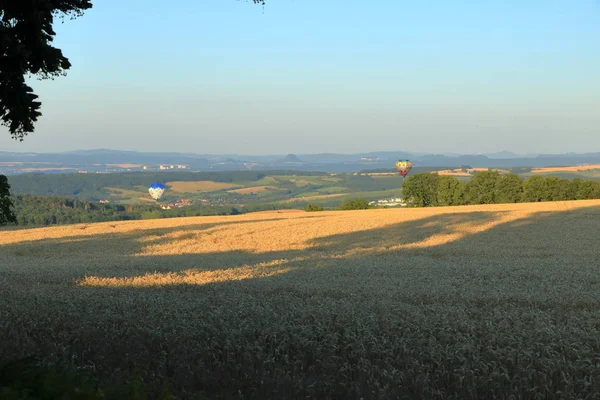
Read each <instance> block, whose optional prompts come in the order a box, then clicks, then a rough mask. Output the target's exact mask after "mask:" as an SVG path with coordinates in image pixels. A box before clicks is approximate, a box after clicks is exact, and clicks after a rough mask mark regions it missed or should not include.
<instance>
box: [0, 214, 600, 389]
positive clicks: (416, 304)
mask: <svg viewBox="0 0 600 400" xmlns="http://www.w3.org/2000/svg"><path fill="white" fill-rule="evenodd" d="M573 204H582V203H573ZM447 210H449V211H445V209H441V210H440V212H441V214H437V215H433V216H425V217H423V218H418V219H414V220H409V221H406V222H402V223H393V224H389V225H387V226H384V227H382V228H378V229H363V230H356V231H354V232H350V233H345V234H334V235H322V236H321V237H317V238H314V239H311V240H309V241H308V242H307V243H303V244H304V247H302V246H300V247H298V248H294V249H289V250H277V251H265V252H260V251H256V250H259V249H255V250H232V251H218V252H206V253H190V254H171V255H151V256H139V254H140V252H142V251H143V249H144V248H145V247H146V246H148V245H149V244H150V245H157V246H169V245H170V244H172V243H174V242H177V241H182V240H190V241H194V240H210V239H207V236H206V235H207V233H209V232H213V235H214V236H217V237H218V235H219V232H220V231H219V229H228V227H227V226H224V224H216V225H215V224H198V225H191V226H187V227H186V226H179V227H173V228H165V229H162V230H160V231H157V232H156V234H155V235H150V234H149V232H148V231H146V232H144V233H133V232H129V233H126V234H120V235H116V236H115V235H110V234H103V235H91V236H79V237H77V236H74V237H71V238H69V239H68V240H62V239H61V240H59V239H47V240H45V241H36V242H32V243H27V244H19V243H17V244H12V245H4V246H1V247H0V252H1V253H2V254H0V271H1V272H2V273H3V274H4V276H3V277H4V280H5V282H6V283H7V287H8V286H10V285H11V284H14V283H18V284H19V285H21V286H20V287H19V292H18V294H17V291H16V289H15V290H14V291H8V292H7V293H8V297H10V296H15V297H17V295H18V296H22V297H20V298H21V299H22V302H23V304H30V303H31V304H33V301H32V300H30V299H29V297H28V296H30V297H35V296H39V295H40V294H39V293H37V292H36V290H37V289H36V286H35V285H31V286H32V287H31V288H30V289H29V292H27V290H25V289H27V288H28V286H27V282H25V283H22V282H17V280H18V279H25V278H26V276H25V274H30V275H32V276H33V278H29V279H34V280H35V279H36V277H40V276H42V277H44V278H45V279H48V281H49V282H50V283H63V284H68V285H70V286H69V287H68V288H65V289H64V290H61V291H53V292H51V293H52V294H51V295H48V294H46V295H47V296H49V297H48V298H47V299H46V301H45V302H43V304H39V302H38V303H35V304H36V305H35V307H31V308H29V309H28V312H29V313H31V315H32V317H31V320H30V321H29V322H19V323H20V325H18V326H20V331H19V332H27V333H28V334H29V336H28V337H32V336H35V335H33V334H32V333H31V332H35V334H36V335H37V336H35V337H37V338H38V339H36V340H37V342H34V343H33V344H32V343H29V342H25V341H24V339H19V338H20V337H21V336H16V335H12V336H11V334H10V333H8V334H5V333H4V332H2V329H3V328H0V343H4V344H3V345H2V344H0V361H1V358H2V354H5V356H4V357H8V358H11V357H12V358H18V356H23V355H26V354H32V353H34V354H40V355H42V356H48V357H50V356H49V354H51V355H52V356H53V357H58V356H56V354H59V355H60V354H62V356H61V357H64V359H65V360H68V363H72V364H74V365H75V366H77V367H80V368H84V367H85V366H89V365H92V364H93V365H94V369H95V371H96V372H97V373H98V375H99V376H101V377H103V379H107V380H111V379H114V378H115V377H117V376H119V377H130V376H131V374H132V373H133V371H134V369H136V368H138V369H141V370H143V371H144V374H145V379H146V382H147V384H148V385H149V386H150V387H152V385H153V382H155V383H156V382H158V381H160V380H161V379H164V378H168V380H169V382H170V383H171V385H172V387H173V388H174V389H175V391H176V392H177V393H178V394H179V395H180V396H181V397H182V398H192V397H191V395H190V393H191V392H204V393H205V394H208V395H214V396H215V398H234V397H235V396H238V397H239V395H240V393H242V394H243V396H245V397H246V398H274V397H277V398H298V397H309V398H345V399H358V398H364V399H375V398H439V393H446V394H449V393H450V394H452V393H454V396H455V398H486V397H487V398H491V397H493V396H495V397H496V398H506V397H508V396H509V395H511V394H512V395H515V396H516V398H526V397H527V393H528V392H527V388H528V387H529V388H532V387H534V386H535V387H545V386H548V387H549V388H550V389H552V390H554V391H558V390H562V391H563V392H565V391H568V390H571V389H568V388H567V389H565V388H566V386H565V385H566V384H565V383H564V382H565V381H564V380H560V379H558V378H557V377H560V376H561V375H560V374H561V373H563V374H567V376H575V375H577V374H578V371H575V370H573V368H575V367H573V365H575V364H576V363H577V362H579V361H580V359H579V358H581V357H583V355H584V354H585V356H586V357H587V356H588V354H587V353H586V352H589V351H592V350H595V351H599V352H600V347H598V348H595V347H594V348H593V349H592V348H591V347H590V346H592V345H590V343H597V340H596V339H594V337H595V336H594V335H595V334H596V333H597V326H595V325H593V324H594V322H593V320H594V318H592V317H591V316H592V314H586V313H592V312H595V311H593V310H598V309H600V296H599V295H598V293H600V265H599V264H598V263H597V261H595V260H597V258H598V249H599V246H598V240H597V235H596V233H597V231H598V229H599V228H600V207H599V206H596V205H595V203H590V205H589V206H581V207H580V208H571V209H565V210H562V211H551V212H545V211H542V212H534V213H531V214H529V215H527V214H524V217H523V218H518V219H511V218H510V212H503V211H489V212H487V211H481V212H469V211H468V210H469V209H468V208H466V209H465V211H464V212H462V211H461V209H460V208H449V209H447ZM364 212H365V213H373V215H374V216H376V215H378V214H377V213H379V212H381V213H385V212H389V211H388V210H378V211H364ZM393 212H398V213H402V212H407V213H411V212H419V211H412V210H394V211H393ZM423 213H424V214H426V213H425V212H423ZM328 215H332V214H328ZM341 215H343V214H341ZM327 218H328V216H327V215H325V216H324V217H317V216H316V217H315V218H313V219H311V222H310V223H311V224H320V223H322V224H325V223H326V221H327ZM289 221H290V224H292V223H298V224H300V223H301V218H290V219H289ZM294 221H295V222H294ZM246 222H247V221H239V222H231V223H240V224H243V223H246ZM267 222H269V221H267ZM273 223H274V225H273V226H269V225H257V230H258V232H255V234H257V235H261V232H263V231H261V229H262V230H264V232H266V231H267V230H268V229H271V228H273V227H275V226H276V224H277V222H276V221H274V222H273ZM228 224H230V223H229V222H228ZM299 226H301V225H299ZM229 228H230V227H229ZM211 229H212V230H213V231H211ZM278 229H281V228H278ZM186 236H187V237H186ZM209 236H210V235H209ZM292 237H293V235H292V234H291V233H290V238H292ZM230 238H231V237H230ZM142 239H143V240H142ZM217 239H218V238H217ZM290 240H292V239H290ZM97 243H101V245H98V244H97ZM36 246H39V248H40V250H39V252H36V250H35V248H36ZM54 253H55V254H58V255H57V256H49V255H48V254H54ZM61 254H62V256H61ZM73 254H75V255H73ZM77 254H79V255H77ZM65 259H68V260H69V261H68V264H69V265H70V266H68V267H61V265H62V264H61V260H63V261H64V260H65ZM7 260H8V261H10V262H13V263H18V262H19V261H20V260H24V263H26V264H28V265H29V266H27V267H26V268H24V269H23V271H20V270H19V268H6V267H4V265H6V264H3V263H4V262H6V261H7ZM36 260H37V263H39V264H43V265H51V266H52V268H50V270H48V271H43V272H40V270H39V267H38V266H37V265H33V264H35V263H36ZM78 260H79V261H80V262H81V268H80V269H77V268H73V265H74V264H73V263H76V262H77V261H78ZM107 263H108V264H111V263H112V264H111V265H106V264H107ZM113 264H114V265H113ZM15 265H17V264H15ZM88 265H91V266H88ZM17 266H18V265H17ZM241 268H245V269H244V270H243V271H242V270H241ZM4 270H6V274H5V271H4ZM154 272H158V273H159V275H161V274H165V275H168V274H169V273H170V274H175V275H177V274H179V275H181V276H183V278H181V279H171V280H170V281H169V280H168V279H167V280H165V279H156V280H154V281H152V280H150V281H146V283H148V284H146V285H143V284H140V285H136V284H135V282H134V280H135V279H139V280H141V281H143V280H144V279H146V278H145V276H146V274H148V273H154ZM212 272H215V275H211V274H210V273H212ZM196 273H199V274H203V273H206V274H207V275H202V277H203V278H202V279H189V280H187V281H186V279H187V278H186V277H187V276H190V274H191V275H193V274H196ZM85 275H93V276H95V277H97V278H111V279H113V280H112V281H110V282H108V281H103V280H102V279H98V280H96V281H94V282H95V283H94V284H90V285H87V286H82V285H80V284H78V282H79V280H80V279H81V278H83V277H84V276H85ZM107 282H108V283H107ZM2 284H3V283H2V280H1V278H0V288H1V287H2ZM50 287H52V286H50ZM36 299H37V297H36ZM7 307H10V306H7ZM13 307H15V309H16V307H18V306H13ZM23 307H25V306H23ZM2 311H3V308H2V305H0V313H1V312H2ZM5 312H6V314H5V315H8V316H9V318H13V319H14V320H15V321H17V318H16V317H13V316H12V315H16V314H15V313H14V312H13V313H11V309H10V308H9V309H7V310H6V311H5ZM0 315H1V314H0ZM46 315H51V318H50V317H45V316H46ZM594 315H595V314H594ZM38 320H42V321H43V322H44V323H45V324H46V325H45V327H44V328H43V329H45V330H42V328H40V327H38V326H36V324H35V323H34V322H32V321H38ZM590 321H592V322H590ZM40 330H41V331H40ZM56 331H58V332H60V334H58V333H56ZM40 332H42V333H45V336H44V335H42V333H40ZM3 334H4V335H3ZM561 335H565V336H564V337H563V336H561ZM3 338H4V340H2V339H3ZM593 340H596V341H595V342H592V341H593ZM542 342H544V343H550V345H548V346H554V345H555V347H552V348H553V349H554V350H552V351H554V352H556V354H559V353H560V354H559V355H557V356H554V355H552V354H554V353H551V351H550V350H548V352H547V353H544V351H545V350H541V348H540V347H539V346H540V345H539V343H542ZM553 343H554V345H553ZM577 346H580V347H577ZM586 346H587V347H586ZM3 347H4V348H3ZM515 349H521V350H515ZM590 349H592V350H590ZM518 351H522V352H523V354H525V355H522V354H521V353H518ZM516 352H517V353H516ZM528 354H529V355H528ZM531 354H533V356H530V355H531ZM536 354H537V355H536ZM548 354H550V355H548ZM592 355H593V354H592ZM490 360H493V362H492V361H490ZM565 360H566V361H565ZM502 371H504V372H502ZM540 371H541V372H540ZM557 371H558V372H557ZM579 372H581V371H579ZM521 373H522V375H519V374H521ZM541 374H545V375H541ZM569 374H571V375H569ZM511 376H512V377H515V376H520V379H521V381H520V382H519V384H518V385H516V384H514V382H510V381H509V380H507V379H509V378H505V377H511ZM598 378H599V379H598V381H599V382H600V376H599V377H598ZM515 379H516V378H515ZM573 379H575V378H573ZM594 379H595V377H594ZM561 382H562V383H561ZM594 382H596V380H594ZM577 388H579V386H577ZM596 389H600V387H598V385H597V384H595V383H594V384H592V385H591V386H590V385H588V386H585V387H584V386H582V388H581V389H577V390H578V392H577V394H578V395H581V394H585V393H588V392H587V391H589V390H592V391H593V390H596ZM152 390H154V389H152ZM520 390H523V391H520ZM573 390H575V389H573ZM436 393H437V394H436ZM436 396H437V397H436ZM488 396H489V397H488ZM580 397H585V396H580Z"/></svg>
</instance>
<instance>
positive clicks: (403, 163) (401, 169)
mask: <svg viewBox="0 0 600 400" xmlns="http://www.w3.org/2000/svg"><path fill="white" fill-rule="evenodd" d="M411 169H412V162H411V161H410V160H398V161H396V170H397V171H398V173H400V175H402V178H406V175H408V173H409V172H410V170H411Z"/></svg>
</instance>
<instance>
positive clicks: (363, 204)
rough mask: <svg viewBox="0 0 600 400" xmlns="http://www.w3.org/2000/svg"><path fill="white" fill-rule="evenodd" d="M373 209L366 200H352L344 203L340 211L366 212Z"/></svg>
mask: <svg viewBox="0 0 600 400" xmlns="http://www.w3.org/2000/svg"><path fill="white" fill-rule="evenodd" d="M368 208H371V206H370V205H369V202H368V201H367V200H365V199H350V200H346V201H344V202H343V203H342V204H341V205H340V206H339V209H340V210H345V211H347V210H366V209H368Z"/></svg>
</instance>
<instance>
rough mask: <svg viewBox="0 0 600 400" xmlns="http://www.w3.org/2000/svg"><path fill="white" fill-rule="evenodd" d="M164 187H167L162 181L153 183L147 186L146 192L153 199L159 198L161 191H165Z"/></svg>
mask: <svg viewBox="0 0 600 400" xmlns="http://www.w3.org/2000/svg"><path fill="white" fill-rule="evenodd" d="M166 189H167V188H166V187H165V185H163V184H162V183H153V184H152V185H150V187H149V188H148V193H150V196H151V197H152V198H153V199H154V200H158V199H160V198H161V197H162V195H163V193H165V190H166Z"/></svg>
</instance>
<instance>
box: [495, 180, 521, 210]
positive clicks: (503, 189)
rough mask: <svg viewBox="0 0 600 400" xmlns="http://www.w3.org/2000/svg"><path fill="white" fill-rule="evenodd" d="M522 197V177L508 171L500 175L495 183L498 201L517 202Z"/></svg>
mask: <svg viewBox="0 0 600 400" xmlns="http://www.w3.org/2000/svg"><path fill="white" fill-rule="evenodd" d="M522 197H523V178H521V177H520V176H519V175H517V174H513V173H509V174H506V175H504V176H502V177H501V178H500V179H499V180H498V183H497V185H496V200H497V201H498V203H518V202H519V201H521V198H522Z"/></svg>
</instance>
